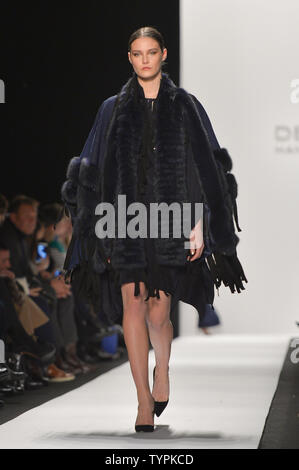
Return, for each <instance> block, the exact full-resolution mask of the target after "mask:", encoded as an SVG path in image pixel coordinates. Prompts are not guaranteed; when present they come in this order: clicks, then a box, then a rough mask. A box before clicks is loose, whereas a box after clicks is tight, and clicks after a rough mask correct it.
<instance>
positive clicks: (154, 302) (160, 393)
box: [147, 291, 173, 401]
mask: <svg viewBox="0 0 299 470" xmlns="http://www.w3.org/2000/svg"><path fill="white" fill-rule="evenodd" d="M148 302H149V311H148V315H147V323H148V329H149V336H150V341H151V344H152V346H153V348H154V352H155V358H156V370H155V383H154V387H153V390H152V395H153V398H154V399H155V400H156V401H166V400H168V398H169V377H168V364H169V359H170V353H171V343H172V339H173V326H172V323H171V321H170V317H169V314H170V304H171V295H169V296H166V295H165V293H164V292H163V291H160V299H157V298H156V297H150V298H149V300H148Z"/></svg>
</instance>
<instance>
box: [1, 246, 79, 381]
mask: <svg viewBox="0 0 299 470" xmlns="http://www.w3.org/2000/svg"><path fill="white" fill-rule="evenodd" d="M0 277H1V278H2V283H3V282H5V285H3V284H2V285H1V293H0V298H1V296H2V298H1V300H2V302H3V303H4V307H5V309H7V308H8V306H9V308H10V310H13V312H12V319H9V320H8V324H11V323H12V321H14V323H16V322H18V323H19V322H20V323H21V325H22V327H23V328H24V330H25V332H26V333H27V335H28V337H29V338H32V340H33V343H34V342H35V343H36V341H38V342H39V344H44V345H45V346H48V349H49V350H50V351H49V353H48V355H47V356H45V353H44V354H43V356H42V357H40V356H37V359H38V360H39V362H40V363H41V364H43V365H44V373H43V371H42V369H41V367H39V366H38V365H37V364H35V363H34V362H32V360H30V357H32V356H33V357H35V358H36V352H35V350H34V349H37V348H32V346H31V348H30V349H29V352H28V348H26V349H27V352H26V354H27V356H29V359H28V357H27V361H26V370H27V372H28V371H31V375H32V376H33V375H35V377H37V378H46V379H47V380H49V381H53V382H65V381H68V380H73V379H74V378H75V376H74V375H73V374H68V373H66V372H65V371H63V370H60V369H59V368H58V367H57V366H55V364H54V363H53V360H55V353H56V349H55V347H54V343H55V339H54V336H53V330H52V328H51V324H50V322H49V319H48V317H47V316H46V315H45V313H44V312H43V311H42V310H41V309H40V308H39V307H38V305H37V304H36V303H35V302H33V300H32V299H31V298H30V297H29V296H28V295H27V294H25V292H24V291H23V290H22V289H21V288H20V287H19V285H18V283H17V282H16V280H15V275H14V273H13V272H12V271H11V270H10V259H9V250H8V249H7V248H6V247H5V245H3V243H1V242H0ZM4 289H5V291H6V294H4V295H3V291H4ZM45 330H46V331H45ZM19 332H20V328H17V333H19ZM22 337H24V334H22V335H21V337H20V338H19V337H18V334H17V335H15V336H14V347H13V350H17V351H18V350H19V349H20V347H21V348H23V344H22ZM28 337H27V340H26V341H25V343H28ZM31 344H32V343H31ZM32 349H33V353H32ZM44 349H45V348H44ZM41 352H43V351H41Z"/></svg>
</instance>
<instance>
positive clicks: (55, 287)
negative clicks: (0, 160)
mask: <svg viewBox="0 0 299 470" xmlns="http://www.w3.org/2000/svg"><path fill="white" fill-rule="evenodd" d="M38 205H39V203H38V202H37V201H36V200H34V199H32V198H30V197H27V196H17V197H15V198H14V199H13V201H12V203H11V205H10V212H9V217H7V218H6V220H5V222H4V223H3V225H2V227H1V228H0V240H2V241H4V243H5V244H6V245H7V247H8V248H9V250H10V255H11V267H12V271H13V272H14V274H15V276H16V280H17V281H18V282H19V284H21V285H22V286H23V288H24V291H25V293H27V294H29V295H30V296H31V298H32V299H33V300H34V302H36V303H37V305H39V307H40V308H41V309H42V310H43V311H44V312H45V313H46V315H47V316H48V318H50V320H51V321H52V323H53V326H54V330H55V329H56V332H57V331H60V332H61V329H62V328H63V333H65V334H66V335H67V337H66V338H63V340H64V344H63V345H61V344H60V343H59V337H58V335H55V340H56V344H55V346H56V347H57V346H58V347H57V353H58V357H59V355H60V352H61V351H60V349H61V347H64V350H65V353H66V360H67V362H68V364H69V366H70V368H72V369H73V370H72V371H74V372H76V373H80V372H85V371H86V369H84V366H83V365H82V364H81V363H80V362H79V361H78V362H77V361H76V359H77V358H76V356H75V354H72V352H73V350H72V349H71V348H72V347H73V344H74V343H76V341H77V332H76V329H75V328H74V325H75V323H74V319H73V318H72V316H73V311H72V309H73V302H72V297H71V295H70V286H68V285H67V284H65V282H64V280H63V279H51V280H49V281H48V286H47V287H48V288H49V289H50V290H52V291H53V295H52V297H54V303H49V302H48V301H47V300H48V297H49V295H48V293H47V292H46V290H45V289H44V286H43V285H42V284H41V283H40V282H39V280H38V279H37V277H36V276H35V275H34V273H33V271H32V269H31V267H30V250H29V244H28V237H29V236H30V235H32V233H33V232H34V230H35V227H36V224H37V217H38ZM62 295H64V296H65V298H62ZM67 295H68V296H67ZM50 297H51V296H50ZM68 299H70V300H68ZM52 300H53V299H52ZM57 305H59V306H62V308H63V310H64V311H63V315H62V318H63V325H62V324H61V323H57V321H56V313H57V312H56V310H57ZM66 325H67V326H66ZM55 327H56V328H55ZM57 342H58V344H57ZM69 349H70V350H71V351H69ZM57 365H58V364H57ZM53 374H54V375H55V370H54V371H53ZM59 374H60V372H59ZM53 378H55V377H53Z"/></svg>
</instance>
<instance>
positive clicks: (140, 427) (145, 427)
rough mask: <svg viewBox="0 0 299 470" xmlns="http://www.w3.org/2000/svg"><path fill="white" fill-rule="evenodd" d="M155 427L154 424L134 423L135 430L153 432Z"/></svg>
mask: <svg viewBox="0 0 299 470" xmlns="http://www.w3.org/2000/svg"><path fill="white" fill-rule="evenodd" d="M154 414H155V413H154V411H153V416H154ZM154 429H155V425H153V424H135V431H136V432H140V431H143V432H153V430H154Z"/></svg>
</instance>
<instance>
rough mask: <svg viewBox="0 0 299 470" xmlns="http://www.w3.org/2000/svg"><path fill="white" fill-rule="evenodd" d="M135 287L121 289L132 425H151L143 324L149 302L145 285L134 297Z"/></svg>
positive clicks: (128, 286)
mask: <svg viewBox="0 0 299 470" xmlns="http://www.w3.org/2000/svg"><path fill="white" fill-rule="evenodd" d="M134 287H135V285H134V283H132V282H130V283H127V284H123V285H122V286H121V292H122V299H123V332H124V339H125V343H126V347H127V351H128V357H129V361H130V367H131V371H132V375H133V379H134V382H135V385H136V389H137V398H138V403H139V406H138V415H137V418H136V422H135V424H137V425H138V424H152V425H153V424H154V418H153V415H152V412H153V409H154V400H153V397H152V395H151V391H150V388H149V380H148V353H149V337H148V329H147V324H146V316H147V311H148V303H147V302H145V298H146V296H147V289H146V287H145V285H144V283H143V282H140V295H139V296H138V297H135V296H134Z"/></svg>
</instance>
